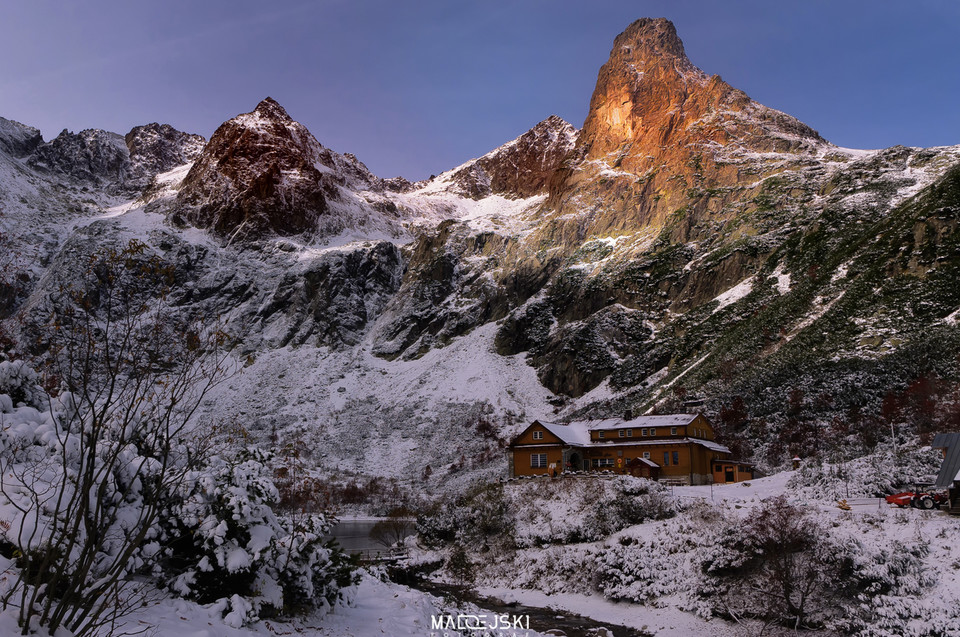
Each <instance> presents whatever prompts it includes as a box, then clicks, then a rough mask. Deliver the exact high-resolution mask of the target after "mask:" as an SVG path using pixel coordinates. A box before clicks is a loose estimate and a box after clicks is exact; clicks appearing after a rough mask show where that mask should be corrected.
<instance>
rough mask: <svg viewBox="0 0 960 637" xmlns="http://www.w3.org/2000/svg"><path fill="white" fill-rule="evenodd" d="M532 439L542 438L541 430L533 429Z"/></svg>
mask: <svg viewBox="0 0 960 637" xmlns="http://www.w3.org/2000/svg"><path fill="white" fill-rule="evenodd" d="M533 439H534V440H543V432H542V431H534V432H533Z"/></svg>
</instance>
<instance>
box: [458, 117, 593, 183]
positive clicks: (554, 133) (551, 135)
mask: <svg viewBox="0 0 960 637" xmlns="http://www.w3.org/2000/svg"><path fill="white" fill-rule="evenodd" d="M577 132H578V131H577V129H576V128H574V127H573V126H571V125H570V124H569V123H568V122H566V121H564V120H563V119H562V118H561V117H558V116H556V115H551V116H550V117H548V118H547V119H545V120H543V121H542V122H540V123H539V124H537V125H536V126H534V127H533V128H531V129H530V130H528V131H527V132H526V133H524V134H523V135H521V136H520V137H517V138H516V139H514V140H513V141H510V142H508V143H506V144H504V145H503V146H500V147H499V148H496V149H494V150H492V151H490V152H489V153H487V154H486V155H484V156H483V157H480V158H478V159H475V160H472V161H470V162H467V163H466V164H464V165H463V166H460V167H459V168H456V169H454V171H453V174H452V175H451V177H450V179H451V180H452V181H453V184H454V185H453V190H454V191H455V192H457V193H459V194H462V195H465V196H467V197H473V198H481V197H486V196H488V195H491V194H497V195H503V196H505V197H508V198H527V197H532V196H534V195H538V194H541V193H544V192H546V190H547V186H548V184H549V182H550V179H551V177H552V176H553V174H554V173H555V172H556V170H557V168H559V167H560V164H561V162H562V161H563V159H564V158H565V157H566V156H567V154H568V153H570V151H571V150H573V147H574V145H575V144H576V140H577Z"/></svg>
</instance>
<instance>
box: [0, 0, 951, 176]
mask: <svg viewBox="0 0 960 637" xmlns="http://www.w3.org/2000/svg"><path fill="white" fill-rule="evenodd" d="M644 16H666V17H667V18H670V19H671V20H673V22H674V23H675V24H676V26H677V31H678V32H679V34H680V37H681V38H682V39H683V41H684V44H685V46H686V49H687V54H688V56H689V57H690V59H691V60H692V61H693V63H694V64H696V65H697V66H699V67H701V68H702V69H703V70H704V71H706V72H707V73H711V74H713V73H719V74H720V75H722V76H723V78H724V79H725V80H727V81H728V82H729V83H730V84H732V85H734V86H736V87H738V88H741V89H743V90H744V91H746V92H747V93H748V94H749V95H750V96H751V97H753V98H754V99H756V100H758V101H760V102H762V103H764V104H766V105H768V106H771V107H774V108H778V109H780V110H783V111H786V112H788V113H790V114H792V115H795V116H797V117H799V118H800V119H802V120H803V121H805V122H806V123H808V124H809V125H811V126H813V127H814V128H816V129H817V130H819V131H820V133H821V134H822V135H823V136H824V137H826V138H827V139H829V140H830V141H832V142H834V143H837V144H839V145H842V146H849V147H855V148H878V147H885V146H891V145H894V144H905V145H910V146H933V145H947V144H960V3H958V2H955V1H954V0H913V1H911V2H902V1H887V0H869V1H862V0H843V1H842V2H838V1H836V0H796V1H794V2H789V3H787V2H771V1H770V0H762V1H759V0H757V1H754V0H743V1H731V2H719V1H709V0H703V1H690V0H670V1H636V0H635V1H622V2H613V1H608V0H591V1H590V2H587V1H585V0H583V1H577V2H572V1H570V2H568V1H565V0H517V1H512V2H507V1H502V2H501V1H491V2H485V3H479V2H467V1H465V0H425V1H422V2H421V1H416V0H413V1H410V2H398V1H397V0H390V1H373V0H371V1H362V0H352V1H350V0H322V1H313V2H271V3H268V2H263V1H262V0H261V1H257V2H251V1H248V0H207V1H205V2H196V1H194V0H191V1H183V0H168V1H165V2H153V3H147V2H129V1H127V2H119V1H116V2H104V1H99V0H88V1H86V2H82V3H80V2H76V3H74V2H66V1H61V2H50V1H47V0H31V1H30V2H8V3H4V6H3V8H2V14H0V60H2V62H0V115H2V116H4V117H7V118H10V119H15V120H18V121H21V122H23V123H26V124H30V125H32V126H36V127H38V128H40V130H41V131H42V132H43V135H44V138H45V139H50V138H52V137H54V136H56V135H57V133H59V131H60V130H61V129H63V128H69V129H70V130H75V131H76V130H80V129H83V128H105V129H107V130H113V131H116V132H121V133H123V132H126V131H127V130H129V129H130V128H131V127H133V126H135V125H137V124H144V123H148V122H152V121H159V122H168V123H170V124H172V125H174V126H175V127H177V128H179V129H182V130H186V131H189V132H196V133H200V134H202V135H204V136H206V137H209V135H210V134H211V133H212V132H213V131H214V129H215V128H216V127H217V126H218V125H219V124H220V123H221V122H222V121H224V120H226V119H228V118H230V117H232V116H234V115H236V114H237V113H240V112H245V111H249V110H251V109H252V108H253V107H254V106H255V105H256V103H257V102H258V101H259V100H260V99H261V98H263V97H265V96H267V95H270V96H272V97H274V98H275V99H277V100H278V101H279V102H280V103H281V104H283V105H284V106H285V107H286V109H287V111H288V112H289V113H290V114H291V116H292V117H294V118H295V119H297V120H299V121H301V122H303V123H304V124H305V125H306V126H307V127H308V128H309V129H310V130H311V131H312V132H313V134H314V135H315V136H316V137H317V139H319V140H320V142H321V143H323V144H324V145H326V146H329V147H331V148H333V149H334V150H337V151H340V152H352V153H355V154H356V155H357V156H358V157H359V158H360V159H361V160H362V161H364V162H365V163H366V164H367V165H368V166H369V167H370V169H371V170H373V171H374V172H375V173H377V174H379V175H381V176H384V177H389V176H393V175H397V174H401V175H404V176H405V177H408V178H411V179H419V178H423V177H426V176H428V175H429V174H431V173H439V172H441V171H443V170H446V169H448V168H452V167H453V166H455V165H457V164H459V163H462V162H463V161H465V160H467V159H469V158H471V157H476V156H478V155H481V154H483V153H485V152H487V151H488V150H490V149H492V148H494V147H496V146H498V145H500V144H502V143H504V142H506V141H508V140H510V139H512V138H513V137H516V136H517V135H519V134H521V133H523V132H524V131H526V130H527V129H529V128H530V127H532V126H533V125H534V124H536V123H537V122H538V121H540V120H542V119H544V118H546V117H547V116H549V115H550V114H551V113H556V114H557V115H560V116H561V117H563V118H564V119H566V120H568V121H570V122H571V123H572V124H574V125H575V126H580V125H581V124H582V122H583V119H584V117H585V116H586V110H587V106H588V104H589V101H590V95H591V92H592V91H593V87H594V83H595V81H596V74H597V70H598V69H599V68H600V66H601V65H602V64H603V63H604V61H605V60H606V58H607V56H608V54H609V52H610V47H611V46H612V43H613V38H614V37H615V36H616V35H617V34H618V33H619V32H621V31H622V30H623V29H624V28H625V27H626V26H627V25H628V24H629V23H630V22H632V21H633V20H635V19H636V18H639V17H644Z"/></svg>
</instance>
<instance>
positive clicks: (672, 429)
mask: <svg viewBox="0 0 960 637" xmlns="http://www.w3.org/2000/svg"><path fill="white" fill-rule="evenodd" d="M670 435H671V436H676V435H677V428H676V427H670Z"/></svg>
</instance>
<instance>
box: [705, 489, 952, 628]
mask: <svg viewBox="0 0 960 637" xmlns="http://www.w3.org/2000/svg"><path fill="white" fill-rule="evenodd" d="M868 537H869V536H866V535H864V534H862V533H858V532H855V531H854V530H851V529H849V528H847V527H844V526H842V525H841V523H840V522H839V521H835V520H831V519H829V518H827V517H825V516H823V515H817V514H814V513H812V512H811V511H809V510H805V509H802V508H800V507H798V506H796V505H793V504H790V503H789V502H787V500H786V499H785V498H783V497H777V498H771V499H770V500H768V501H766V502H764V503H763V504H762V505H761V506H760V507H759V508H758V509H756V510H754V511H752V512H751V513H750V514H749V516H748V517H747V518H745V519H740V518H738V517H737V516H731V517H729V518H728V519H727V520H726V521H725V522H723V523H722V524H721V525H720V528H718V529H717V531H716V535H715V536H714V537H713V538H711V539H710V540H709V541H707V542H704V543H703V545H702V547H701V548H700V549H699V553H698V555H697V558H696V559H697V562H698V564H699V571H700V576H699V579H698V581H697V583H696V590H695V592H696V595H697V597H698V598H699V600H700V601H701V602H702V603H703V605H702V606H701V608H700V610H701V612H702V613H703V614H706V615H711V614H713V615H719V616H723V617H729V618H733V619H738V620H740V619H745V618H752V619H760V620H763V621H773V622H776V623H779V624H783V625H787V626H791V627H795V628H796V627H826V628H834V629H837V628H839V629H842V630H843V631H844V632H845V633H847V634H864V635H874V634H877V635H879V634H884V633H882V632H881V633H875V632H871V631H874V630H879V629H880V627H881V626H882V622H880V623H878V620H879V619H881V618H883V619H885V620H887V622H888V624H889V625H890V626H895V625H900V626H904V625H906V623H907V622H908V621H910V620H912V619H916V618H917V617H919V616H921V615H922V614H923V610H922V609H923V606H922V605H921V604H920V603H919V599H918V598H919V595H920V594H921V593H922V592H923V590H924V589H925V588H927V587H929V586H932V585H933V584H934V579H933V578H932V576H931V575H930V573H929V572H928V571H927V570H926V567H925V566H924V563H923V558H924V557H925V556H926V554H927V552H928V548H927V546H926V544H925V543H923V542H922V541H919V540H918V541H916V542H914V543H912V544H910V545H907V544H905V543H903V542H899V541H891V542H889V543H888V544H880V542H874V543H870V542H868V540H867V539H866V538H868ZM881 541H882V538H881ZM860 631H866V632H862V633H860ZM898 634H903V633H898ZM918 634H927V633H918Z"/></svg>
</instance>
